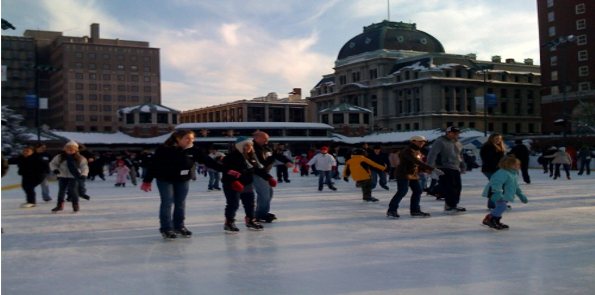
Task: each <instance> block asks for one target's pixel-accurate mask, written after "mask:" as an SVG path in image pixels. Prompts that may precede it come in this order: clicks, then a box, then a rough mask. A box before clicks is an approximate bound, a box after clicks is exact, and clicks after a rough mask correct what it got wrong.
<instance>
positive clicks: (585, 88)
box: [578, 82, 591, 91]
mask: <svg viewBox="0 0 595 295" xmlns="http://www.w3.org/2000/svg"><path fill="white" fill-rule="evenodd" d="M590 84H591V83H589V82H582V83H579V84H578V90H579V91H589V90H591V85H590Z"/></svg>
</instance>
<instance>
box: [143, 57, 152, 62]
mask: <svg viewBox="0 0 595 295" xmlns="http://www.w3.org/2000/svg"><path fill="white" fill-rule="evenodd" d="M143 61H151V57H150V56H143Z"/></svg>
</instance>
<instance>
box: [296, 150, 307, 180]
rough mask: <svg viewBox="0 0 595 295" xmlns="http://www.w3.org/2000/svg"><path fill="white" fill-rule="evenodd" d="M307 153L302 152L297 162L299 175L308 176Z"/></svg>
mask: <svg viewBox="0 0 595 295" xmlns="http://www.w3.org/2000/svg"><path fill="white" fill-rule="evenodd" d="M308 161H309V160H308V155H306V154H302V156H301V157H300V158H299V160H298V162H297V164H298V165H299V166H300V176H308Z"/></svg>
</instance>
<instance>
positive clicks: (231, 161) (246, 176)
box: [221, 150, 272, 186]
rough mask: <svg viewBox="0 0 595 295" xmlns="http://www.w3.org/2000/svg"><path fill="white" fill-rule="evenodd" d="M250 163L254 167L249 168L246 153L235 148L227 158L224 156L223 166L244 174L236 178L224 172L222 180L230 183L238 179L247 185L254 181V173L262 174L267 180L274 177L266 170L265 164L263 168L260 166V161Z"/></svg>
mask: <svg viewBox="0 0 595 295" xmlns="http://www.w3.org/2000/svg"><path fill="white" fill-rule="evenodd" d="M250 165H252V167H250V168H248V167H247V165H246V159H245V158H244V155H242V153H240V151H238V150H235V151H233V152H231V153H229V154H228V155H227V156H225V158H223V166H225V167H226V168H227V169H230V170H234V171H237V172H240V173H241V174H242V175H240V177H239V178H235V177H233V176H231V175H228V174H223V177H222V178H221V182H223V183H224V184H230V183H232V182H234V181H236V180H237V181H239V182H240V183H241V184H243V185H244V186H246V185H249V184H251V183H252V182H253V180H254V175H257V176H260V177H261V178H262V179H265V180H268V179H269V178H272V176H271V175H270V174H268V173H267V172H266V171H265V170H264V166H263V168H258V163H256V161H252V162H250Z"/></svg>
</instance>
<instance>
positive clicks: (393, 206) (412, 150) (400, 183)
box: [386, 135, 444, 218]
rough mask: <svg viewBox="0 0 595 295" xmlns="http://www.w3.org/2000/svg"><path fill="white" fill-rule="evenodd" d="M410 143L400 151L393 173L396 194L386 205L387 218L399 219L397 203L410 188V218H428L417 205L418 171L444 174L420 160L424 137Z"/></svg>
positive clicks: (418, 137) (419, 192) (414, 137)
mask: <svg viewBox="0 0 595 295" xmlns="http://www.w3.org/2000/svg"><path fill="white" fill-rule="evenodd" d="M410 141H411V143H410V144H409V145H408V146H407V147H405V148H404V149H403V150H402V151H401V154H400V159H399V160H400V161H399V165H398V166H397V169H396V171H395V178H396V180H397V192H396V193H395V195H394V196H393V198H392V199H391V200H390V203H389V204H388V211H386V216H388V217H392V218H399V214H398V213H397V209H399V203H400V202H401V200H402V199H403V197H404V196H405V195H407V191H408V190H409V188H411V192H412V194H411V201H410V204H409V213H410V214H411V216H412V217H430V214H429V213H425V212H422V211H421V207H420V205H419V202H420V200H421V193H422V189H421V185H420V182H419V175H418V169H419V168H423V169H424V170H426V172H427V173H431V172H432V171H433V172H434V173H436V175H438V176H440V175H443V174H444V172H442V171H440V169H436V168H435V167H432V166H430V165H428V164H426V163H424V162H423V161H422V160H421V158H422V157H423V154H422V153H421V148H422V147H423V146H424V145H425V144H426V142H427V140H426V138H425V137H424V136H421V135H416V136H412V137H411V139H410Z"/></svg>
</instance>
